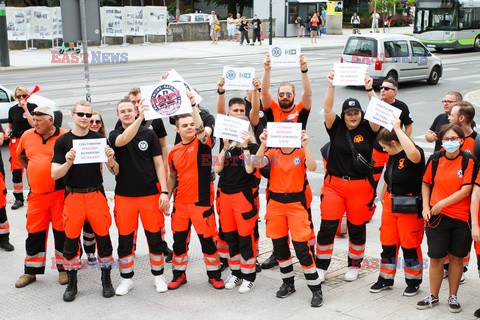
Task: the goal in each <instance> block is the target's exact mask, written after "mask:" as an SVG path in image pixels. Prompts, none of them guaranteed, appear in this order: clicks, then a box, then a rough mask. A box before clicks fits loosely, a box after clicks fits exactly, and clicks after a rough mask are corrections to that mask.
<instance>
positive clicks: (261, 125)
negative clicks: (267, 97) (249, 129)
mask: <svg viewBox="0 0 480 320" xmlns="http://www.w3.org/2000/svg"><path fill="white" fill-rule="evenodd" d="M251 111H252V103H251V102H250V101H248V100H247V99H245V115H246V116H247V117H248V118H249V119H250V112H251ZM258 117H259V119H258V123H257V125H256V126H253V132H254V133H255V139H257V143H260V135H261V134H262V132H263V129H265V128H266V127H267V116H266V114H265V112H264V110H263V106H262V101H260V110H259V115H258Z"/></svg>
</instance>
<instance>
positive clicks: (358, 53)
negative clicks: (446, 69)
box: [341, 33, 443, 84]
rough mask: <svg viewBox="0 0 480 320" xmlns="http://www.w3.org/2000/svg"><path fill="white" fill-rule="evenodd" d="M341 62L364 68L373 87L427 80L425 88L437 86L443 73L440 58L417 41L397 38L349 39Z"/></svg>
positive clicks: (402, 36) (368, 36)
mask: <svg viewBox="0 0 480 320" xmlns="http://www.w3.org/2000/svg"><path fill="white" fill-rule="evenodd" d="M341 62H343V63H363V64H367V65H368V68H367V72H368V73H369V74H370V76H371V77H372V78H373V80H374V83H375V84H378V83H381V82H382V81H383V80H384V79H386V78H392V79H394V80H396V81H397V82H404V81H413V80H427V82H428V84H437V83H438V80H440V77H441V76H442V72H443V68H442V61H441V60H440V58H439V57H437V56H436V55H434V54H432V53H431V52H430V51H429V50H428V49H427V48H426V47H425V46H424V45H423V44H422V43H421V42H420V41H418V40H417V39H415V38H413V37H410V36H405V35H399V34H384V33H372V34H366V35H351V36H350V37H349V38H348V40H347V42H346V44H345V47H344V49H343V54H342V59H341Z"/></svg>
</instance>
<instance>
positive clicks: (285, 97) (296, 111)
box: [261, 53, 316, 269]
mask: <svg viewBox="0 0 480 320" xmlns="http://www.w3.org/2000/svg"><path fill="white" fill-rule="evenodd" d="M263 69H264V73H263V77H262V87H261V100H262V105H263V109H264V111H265V116H266V118H267V122H281V121H284V120H289V121H292V122H300V123H301V124H302V130H305V129H306V127H307V120H308V115H309V114H310V110H311V108H312V86H311V84H310V78H309V77H308V66H307V58H305V56H304V55H303V53H302V54H300V71H301V78H302V86H303V93H302V100H301V101H300V102H299V103H298V104H295V103H294V102H295V97H296V94H295V86H294V85H293V84H292V83H290V82H282V83H280V85H279V86H278V89H277V100H278V102H277V101H274V100H273V99H272V95H271V94H270V70H271V64H270V55H269V54H268V53H267V56H266V57H265V60H263ZM308 189H309V190H308V191H307V193H309V194H311V190H310V187H308ZM315 241H316V240H315V233H314V232H313V231H312V239H311V243H309V245H314V243H315ZM277 265H278V261H277V257H276V255H275V252H272V254H271V255H270V257H268V258H267V259H266V260H265V261H264V262H263V263H262V269H270V268H273V267H274V266H277Z"/></svg>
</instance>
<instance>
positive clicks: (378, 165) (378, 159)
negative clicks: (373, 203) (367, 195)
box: [372, 148, 388, 192]
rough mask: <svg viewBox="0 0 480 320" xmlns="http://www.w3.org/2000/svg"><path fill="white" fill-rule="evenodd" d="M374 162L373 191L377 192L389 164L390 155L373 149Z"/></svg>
mask: <svg viewBox="0 0 480 320" xmlns="http://www.w3.org/2000/svg"><path fill="white" fill-rule="evenodd" d="M372 160H373V181H374V185H373V190H375V192H376V190H377V186H378V181H379V180H380V178H381V177H382V172H383V168H384V167H385V165H386V164H387V162H388V153H387V152H384V151H381V150H377V149H375V148H373V152H372Z"/></svg>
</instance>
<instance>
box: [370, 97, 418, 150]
mask: <svg viewBox="0 0 480 320" xmlns="http://www.w3.org/2000/svg"><path fill="white" fill-rule="evenodd" d="M390 105H391V106H394V107H395V108H398V109H400V110H402V113H400V122H401V123H402V126H408V125H410V124H412V123H413V120H412V118H411V117H410V110H409V109H408V106H407V104H406V103H405V102H403V101H400V100H397V99H395V101H394V102H393V103H392V104H390ZM373 147H374V148H375V149H376V150H378V151H380V152H385V151H383V148H382V146H380V144H379V143H378V141H376V140H375V144H374V145H373Z"/></svg>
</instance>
